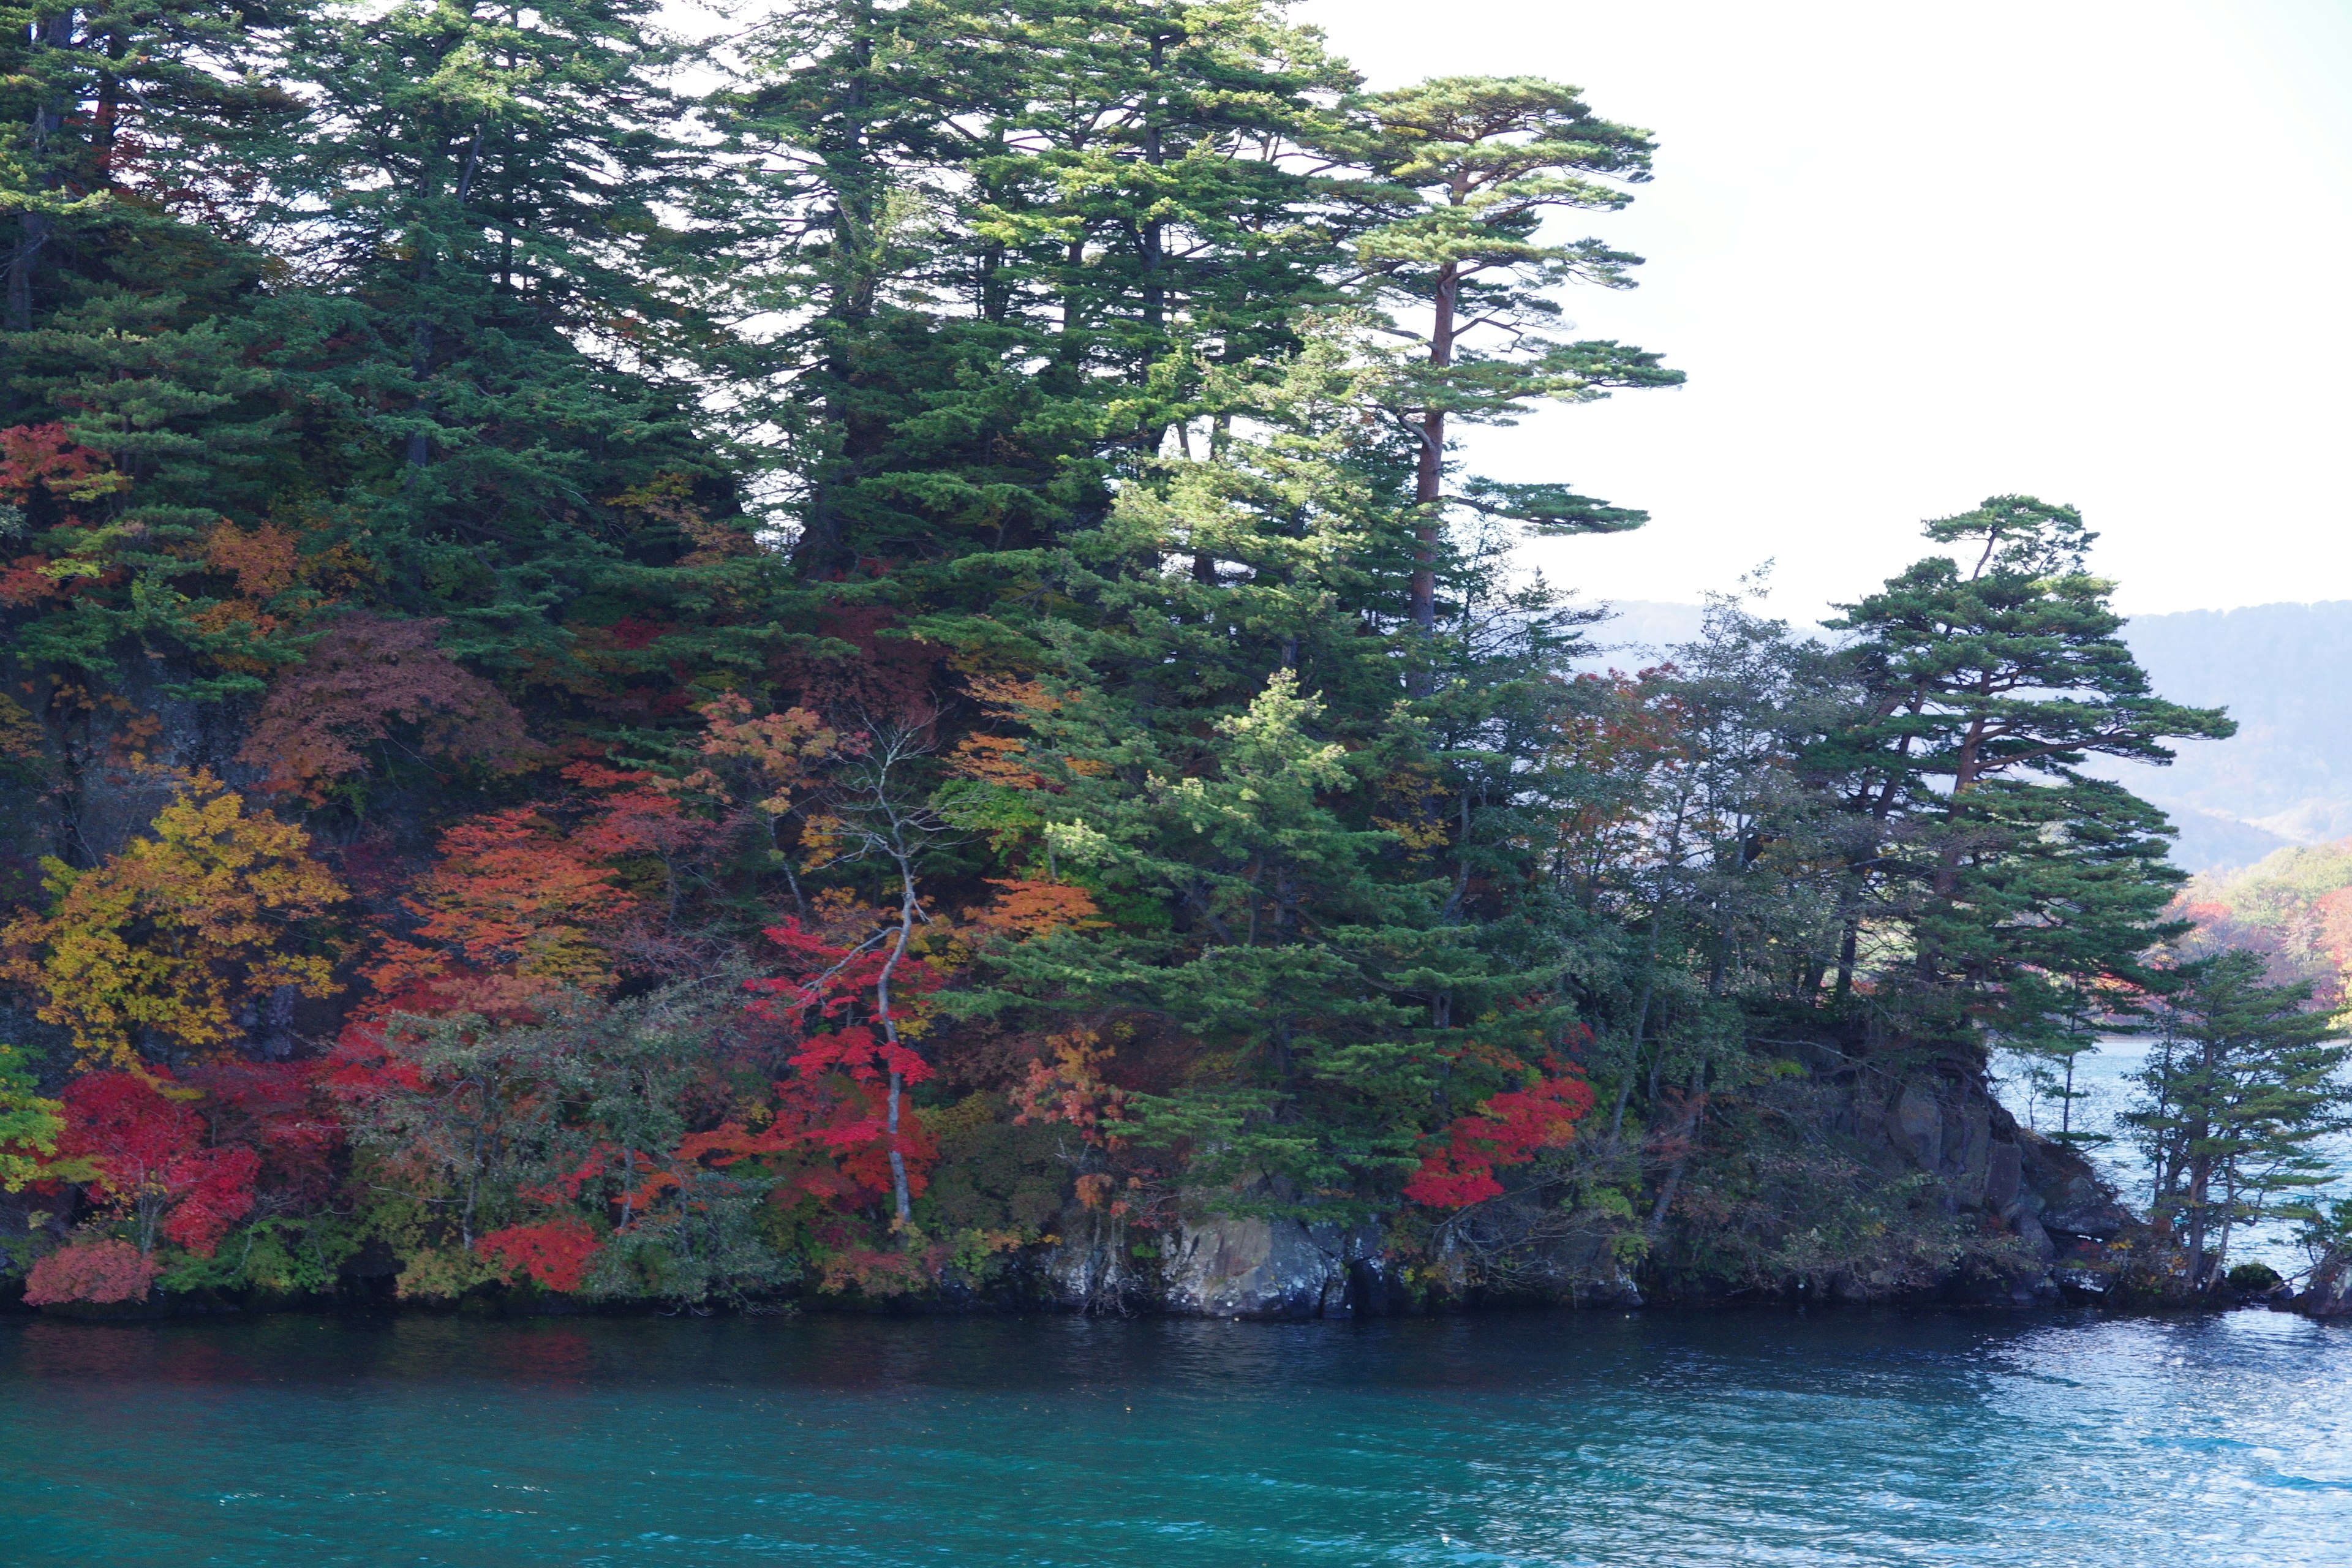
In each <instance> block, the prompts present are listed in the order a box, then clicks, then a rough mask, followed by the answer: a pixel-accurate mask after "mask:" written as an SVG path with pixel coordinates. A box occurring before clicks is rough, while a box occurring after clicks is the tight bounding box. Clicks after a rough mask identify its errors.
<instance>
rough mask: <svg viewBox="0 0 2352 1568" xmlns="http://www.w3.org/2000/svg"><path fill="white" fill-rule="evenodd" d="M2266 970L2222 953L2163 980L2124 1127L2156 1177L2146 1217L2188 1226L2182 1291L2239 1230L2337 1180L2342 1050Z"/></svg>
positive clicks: (2350, 1055) (2256, 958)
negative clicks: (2154, 1036)
mask: <svg viewBox="0 0 2352 1568" xmlns="http://www.w3.org/2000/svg"><path fill="white" fill-rule="evenodd" d="M2166 989H2167V994H2166V995H2165V997H2164V999H2163V1001H2162V1003H2161V1005H2160V1006H2159V1009H2158V1027H2159V1035H2158V1043H2157V1045H2156V1047H2155V1048H2154V1049H2153V1050H2151V1052H2150V1053H2149V1063H2148V1066H2147V1068H2146V1069H2145V1070H2144V1071H2142V1072H2141V1073H2140V1074H2139V1075H2138V1076H2139V1079H2140V1083H2141V1088H2142V1090H2143V1094H2142V1102H2141V1104H2140V1105H2139V1106H2138V1107H2137V1108H2136V1109H2135V1110H2132V1111H2130V1112H2127V1113H2126V1117H2125V1120H2126V1122H2128V1123H2129V1124H2130V1125H2132V1126H2133V1127H2134V1128H2135V1129H2137V1133H2138V1136H2139V1141H2140V1143H2141V1145H2142V1147H2143V1149H2145V1151H2146V1152H2147V1155H2148V1163H2149V1167H2150V1169H2151V1170H2152V1171H2153V1173H2154V1182H2153V1193H2152V1199H2153V1201H2152V1204H2151V1207H2152V1209H2153V1211H2154V1213H2155V1215H2157V1216H2158V1217H2161V1218H2163V1219H2165V1220H2167V1221H2168V1222H2169V1223H2171V1224H2173V1225H2174V1226H2179V1227H2181V1228H2183V1229H2185V1232H2186V1234H2185V1236H2184V1237H2183V1238H2182V1239H2183V1240H2184V1241H2185V1242H2186V1244H2187V1248H2188V1252H2189V1288H2190V1289H2192V1290H2194V1289H2202V1288H2203V1287H2204V1286H2205V1285H2206V1284H2207V1283H2209V1282H2210V1281H2211V1280H2212V1279H2216V1278H2218V1277H2219V1276H2220V1274H2221V1271H2222V1269H2223V1268H2225V1267H2226V1265H2227V1261H2228V1257H2229V1248H2230V1239H2231V1233H2232V1232H2233V1231H2234V1230H2235V1229H2236V1228H2237V1227H2239V1226H2243V1225H2247V1224H2250V1223H2252V1222H2254V1221H2257V1220H2260V1219H2262V1218H2264V1217H2266V1216H2268V1215H2270V1214H2271V1213H2272V1212H2273V1205H2275V1204H2276V1202H2277V1200H2279V1199H2281V1198H2282V1197H2284V1198H2288V1199H2290V1200H2292V1199H2293V1198H2294V1196H2295V1195H2296V1194H2309V1193H2310V1192H2311V1191H2312V1190H2313V1189H2314V1188H2315V1187H2318V1186H2320V1185H2322V1184H2325V1183H2326V1181H2328V1180H2329V1179H2330V1178H2331V1177H2332V1176H2333V1175H2334V1174H2335V1173H2336V1171H2335V1166H2334V1163H2332V1162H2331V1161H2329V1160H2328V1159H2327V1158H2326V1154H2325V1152H2324V1150H2323V1147H2322V1143H2321V1141H2322V1140H2323V1139H2325V1138H2326V1137H2328V1136H2330V1135H2331V1134H2333V1133H2336V1132H2337V1131H2342V1130H2343V1129H2344V1127H2345V1126H2346V1124H2347V1121H2346V1117H2345V1108H2346V1106H2347V1104H2352V1084H2347V1082H2346V1081H2345V1080H2344V1079H2343V1077H2342V1073H2343V1068H2344V1065H2345V1063H2346V1061H2347V1059H2352V1046H2347V1044H2345V1043H2344V1040H2343V1037H2342V1032H2341V1031H2340V1030H2339V1029H2338V1028H2337V1027H2336V1025H2335V1023H2334V1022H2333V1021H2332V1020H2331V1019H2329V1017H2328V1016H2327V1015H2326V1014H2325V1013H2316V1012H2313V1011H2311V1010H2310V1003H2311V987H2310V986H2309V985H2308V984H2301V985H2273V984H2268V983H2267V982H2266V981H2265V980H2264V979H2263V959H2262V956H2261V955H2260V954H2259V953H2253V952H2244V951H2242V950H2234V949H2233V950H2231V951H2230V952H2223V953H2220V954H2218V955H2216V956H2214V957H2212V958H2210V959H2205V960H2202V961H2200V963H2193V964H2189V965H2187V966H2185V967H2184V968H2182V969H2181V970H2179V971H2178V972H2176V973H2174V974H2172V975H2170V976H2168V984H2167V988H2166ZM2291 1206H2292V1205H2291ZM2300 1212H2302V1213H2303V1214H2305V1215H2306V1216H2307V1215H2308V1213H2309V1207H2308V1205H2307V1204H2306V1205H2303V1208H2302V1210H2301V1211H2300Z"/></svg>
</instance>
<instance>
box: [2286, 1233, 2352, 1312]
mask: <svg viewBox="0 0 2352 1568" xmlns="http://www.w3.org/2000/svg"><path fill="white" fill-rule="evenodd" d="M2294 1310H2296V1311H2298V1312H2301V1313H2303V1314H2305V1316H2307V1317H2313V1318H2352V1252H2347V1251H2345V1250H2344V1249H2342V1248H2340V1247H2339V1248H2337V1249H2336V1250H2334V1251H2331V1252H2329V1253H2328V1255H2327V1256H2326V1257H2325V1258H2321V1259H2320V1260H2319V1265H2318V1267H2317V1268H2314V1269H2313V1270H2312V1271H2311V1282H2310V1283H2309V1284H2308V1285H2307V1286H2305V1288H2304V1289H2303V1291H2302V1293H2301V1294H2299V1295H2297V1296H2296V1297H2295V1298H2294Z"/></svg>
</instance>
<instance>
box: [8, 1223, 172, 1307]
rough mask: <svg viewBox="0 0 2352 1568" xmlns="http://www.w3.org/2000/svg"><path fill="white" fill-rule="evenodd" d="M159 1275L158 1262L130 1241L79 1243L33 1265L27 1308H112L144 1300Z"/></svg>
mask: <svg viewBox="0 0 2352 1568" xmlns="http://www.w3.org/2000/svg"><path fill="white" fill-rule="evenodd" d="M157 1272H158V1269H157V1265H156V1263H155V1260H154V1259H153V1258H147V1257H144V1256H142V1254H141V1253H140V1250H139V1249H138V1248H137V1247H133V1246H131V1244H130V1243H129V1242H127V1241H116V1240H114V1239H112V1238H111V1237H109V1238H108V1239H106V1240H103V1241H80V1242H76V1243H75V1244H74V1245H72V1246H71V1247H61V1248H59V1249H58V1251H55V1252H52V1253H50V1254H49V1255H48V1256H47V1258H42V1259H40V1260H39V1261H38V1262H37V1263H35V1264H34V1265H33V1269H32V1272H31V1273H30V1274H28V1275H27V1276H26V1279H25V1304H26V1306H29V1307H47V1306H54V1305H56V1304H58V1303H59V1302H64V1301H95V1302H98V1303H100V1304H101V1305H111V1304H113V1303H115V1302H118V1301H137V1300H143V1299H144V1298H145V1297H146V1294H147V1287H148V1286H150V1285H152V1284H153V1283H154V1281H155V1275H156V1273H157Z"/></svg>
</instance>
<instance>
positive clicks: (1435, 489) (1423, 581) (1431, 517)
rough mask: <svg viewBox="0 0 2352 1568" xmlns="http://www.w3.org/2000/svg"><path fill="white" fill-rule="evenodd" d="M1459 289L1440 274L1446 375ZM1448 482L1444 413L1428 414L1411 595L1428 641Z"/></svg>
mask: <svg viewBox="0 0 2352 1568" xmlns="http://www.w3.org/2000/svg"><path fill="white" fill-rule="evenodd" d="M1459 287H1460V279H1458V278H1457V277H1456V276H1455V273H1454V265H1453V264H1452V263H1451V262H1448V263H1447V264H1446V265H1445V266H1444V267H1443V268H1439V270H1438V274H1437V293H1436V297H1435V299H1434V300H1433V301H1432V305H1431V312H1432V320H1431V322H1430V329H1429V363H1430V364H1431V365H1432V366H1433V367H1435V368H1437V369H1441V370H1442V369H1444V368H1445V367H1446V366H1448V365H1450V364H1452V363H1454V299H1455V294H1456V291H1457V289H1458V288H1459ZM1444 478H1445V411H1444V409H1442V408H1432V409H1427V410H1425V411H1424V412H1423V414H1422V416H1421V457H1420V460H1419V462H1418V463H1417V464H1416V466H1415V468H1414V470H1413V486H1412V499H1413V504H1414V507H1415V508H1416V509H1417V510H1416V515H1415V517H1414V520H1413V525H1412V590H1411V594H1412V621H1413V625H1415V626H1419V627H1420V628H1421V629H1422V632H1423V634H1424V635H1426V636H1434V635H1435V634H1436V631H1437V539H1438V532H1439V530H1440V529H1442V528H1443V527H1444V519H1443V518H1442V516H1441V515H1440V513H1439V510H1438V503H1439V501H1440V500H1441V499H1442V498H1443V496H1444V488H1443V487H1444Z"/></svg>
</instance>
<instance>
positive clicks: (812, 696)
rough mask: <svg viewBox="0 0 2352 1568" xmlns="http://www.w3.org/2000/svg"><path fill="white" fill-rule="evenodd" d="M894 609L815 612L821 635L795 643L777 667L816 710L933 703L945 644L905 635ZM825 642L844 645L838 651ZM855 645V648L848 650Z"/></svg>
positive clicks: (920, 707) (892, 710)
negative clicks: (932, 694)
mask: <svg viewBox="0 0 2352 1568" xmlns="http://www.w3.org/2000/svg"><path fill="white" fill-rule="evenodd" d="M897 621H898V613H897V612H896V611H894V610H890V609H886V608H884V607H882V606H880V605H842V606H836V607H835V608H833V609H830V610H827V611H826V612H825V613H824V615H822V616H819V617H818V620H817V631H818V633H819V634H820V636H821V637H823V638H824V641H820V642H812V643H809V644H804V645H801V646H799V647H795V649H794V650H793V652H792V653H790V654H788V655H787V656H786V657H785V658H784V659H783V660H782V668H780V669H779V670H778V671H777V674H778V676H779V678H780V679H781V680H782V682H783V683H784V684H785V685H787V686H789V687H793V688H795V689H797V690H798V691H799V693H800V701H801V705H802V706H803V707H805V708H808V709H811V710H814V711H816V712H820V713H870V714H873V715H875V716H876V717H877V718H883V719H901V718H914V717H916V716H919V715H920V714H923V713H926V712H929V710H931V708H932V707H933V706H934V704H933V700H932V698H931V695H930V694H931V689H932V687H933V686H934V684H935V683H936V681H937V678H938V675H939V669H940V663H941V660H942V658H943V657H944V655H945V652H946V650H945V648H944V647H941V646H940V645H939V644H937V643H930V642H926V641H924V640H923V639H922V638H920V637H911V636H908V634H907V633H906V632H905V631H903V630H901V629H900V628H899V627H898V626H897V624H896V623H897ZM826 642H831V643H834V644H843V643H845V644H847V645H848V648H847V649H845V650H844V651H843V652H841V653H839V654H835V653H834V652H832V651H831V650H830V649H828V648H827V647H826V646H825V643H826ZM851 650H854V651H851Z"/></svg>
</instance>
